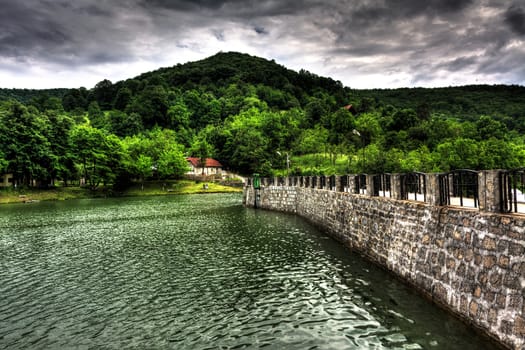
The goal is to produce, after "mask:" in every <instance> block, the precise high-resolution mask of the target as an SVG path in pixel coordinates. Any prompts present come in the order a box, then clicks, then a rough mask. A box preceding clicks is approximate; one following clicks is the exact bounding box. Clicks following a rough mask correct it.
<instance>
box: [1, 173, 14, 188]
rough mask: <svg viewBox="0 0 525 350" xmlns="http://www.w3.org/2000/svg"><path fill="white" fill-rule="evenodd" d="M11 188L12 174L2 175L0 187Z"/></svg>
mask: <svg viewBox="0 0 525 350" xmlns="http://www.w3.org/2000/svg"><path fill="white" fill-rule="evenodd" d="M9 186H13V174H4V175H1V176H0V187H9Z"/></svg>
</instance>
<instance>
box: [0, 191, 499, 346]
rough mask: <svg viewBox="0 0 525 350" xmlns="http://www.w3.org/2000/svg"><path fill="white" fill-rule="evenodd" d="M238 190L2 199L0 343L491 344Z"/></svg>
mask: <svg viewBox="0 0 525 350" xmlns="http://www.w3.org/2000/svg"><path fill="white" fill-rule="evenodd" d="M240 201H241V197H240V196H239V195H238V194H235V195H198V196H172V197H148V198H131V199H129V198H128V199H106V200H82V201H70V202H56V203H52V202H50V203H44V202H43V203H33V204H25V205H6V206H1V207H0V349H131V348H133V349H232V348H250V349H251V348H268V349H488V348H490V347H489V345H487V344H485V343H484V342H483V341H482V340H481V339H480V338H479V337H477V336H476V335H475V334H473V332H472V331H471V330H468V329H467V328H466V327H464V326H463V325H462V324H461V323H459V322H457V321H455V320H454V319H452V318H451V317H449V316H447V315H446V314H444V313H443V312H441V311H440V310H438V309H436V308H435V307H433V306H432V305H430V304H429V303H427V302H426V301H425V300H423V299H421V298H419V297H418V296H416V295H415V294H414V293H412V292H411V291H410V290H409V289H408V288H406V287H405V286H404V285H402V284H400V283H399V282H398V281H397V280H395V279H394V278H392V277H391V276H389V275H388V274H386V273H385V272H384V271H382V270H380V269H378V268H376V267H375V266H373V265H370V264H369V263H367V262H365V261H363V260H362V259H361V258H359V257H358V256H356V255H355V254H352V253H350V252H348V251H345V250H344V249H343V248H342V247H341V246H340V245H339V244H338V243H336V242H334V241H332V240H331V239H329V238H327V237H325V236H324V235H323V234H322V233H320V232H318V231H317V230H316V229H315V228H313V227H312V226H310V225H309V224H307V223H306V222H305V221H303V220H302V219H300V218H296V217H294V216H289V215H283V214H278V213H274V212H265V211H256V210H252V209H246V208H243V207H242V206H241V205H240Z"/></svg>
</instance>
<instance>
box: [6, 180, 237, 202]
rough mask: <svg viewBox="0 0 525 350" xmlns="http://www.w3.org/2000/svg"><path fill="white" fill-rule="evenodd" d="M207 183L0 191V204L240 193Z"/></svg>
mask: <svg viewBox="0 0 525 350" xmlns="http://www.w3.org/2000/svg"><path fill="white" fill-rule="evenodd" d="M207 184H208V188H205V187H204V183H202V182H201V183H197V182H195V181H188V180H180V181H162V182H145V183H144V189H142V185H141V184H133V185H132V186H130V187H129V188H128V189H126V190H124V191H121V192H115V191H112V190H109V189H98V190H96V191H91V190H89V189H87V188H81V187H55V188H51V189H32V188H22V189H16V190H15V189H14V188H9V189H0V204H7V203H24V202H33V201H50V200H70V199H83V198H101V197H126V196H158V195H177V194H197V193H230V192H242V188H238V187H229V186H222V185H219V184H216V183H211V182H210V183H207Z"/></svg>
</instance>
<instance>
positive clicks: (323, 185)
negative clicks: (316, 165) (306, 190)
mask: <svg viewBox="0 0 525 350" xmlns="http://www.w3.org/2000/svg"><path fill="white" fill-rule="evenodd" d="M319 185H320V187H319V188H321V189H324V188H326V176H324V175H321V176H319Z"/></svg>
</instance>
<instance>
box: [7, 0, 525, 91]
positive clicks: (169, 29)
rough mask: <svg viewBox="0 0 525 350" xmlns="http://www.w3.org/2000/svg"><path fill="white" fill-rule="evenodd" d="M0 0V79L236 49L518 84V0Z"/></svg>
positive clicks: (392, 79) (392, 77)
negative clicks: (35, 69) (34, 68)
mask: <svg viewBox="0 0 525 350" xmlns="http://www.w3.org/2000/svg"><path fill="white" fill-rule="evenodd" d="M2 2H3V3H2V10H1V11H0V64H1V65H0V80H1V77H2V75H1V74H2V71H5V72H7V71H8V69H9V68H4V67H12V66H13V64H15V63H16V62H18V63H20V64H21V65H22V66H23V64H25V63H27V62H32V64H34V65H38V66H41V67H48V68H46V69H49V70H53V69H64V70H72V69H76V67H78V69H83V68H84V67H87V66H90V67H95V66H96V67H102V65H107V64H117V63H137V62H149V64H150V66H155V65H157V66H159V65H160V64H161V63H160V62H171V61H169V57H181V55H180V53H181V52H183V53H184V55H186V56H183V57H191V58H194V57H199V58H204V57H206V56H207V55H211V54H213V53H215V52H217V51H219V50H223V51H228V50H235V49H237V50H247V51H248V53H251V54H255V55H261V56H264V57H266V58H275V59H277V60H278V61H279V63H281V64H284V65H292V66H294V68H305V69H308V70H311V71H314V72H316V73H318V74H323V73H328V72H329V74H331V75H332V76H333V77H334V78H335V79H338V80H343V83H347V84H350V82H353V83H355V82H357V81H359V79H361V81H370V79H367V76H368V75H370V76H372V75H373V76H374V77H375V78H374V79H378V76H380V75H381V74H383V75H384V76H385V79H384V80H379V81H378V82H377V84H378V85H380V84H397V85H400V84H401V85H402V84H405V85H407V84H416V83H417V84H427V85H432V84H434V83H435V84H446V83H447V82H448V81H449V80H450V79H451V80H450V81H454V82H455V81H459V82H462V81H464V82H465V83H468V82H469V81H472V80H473V79H482V80H483V79H484V78H486V79H487V81H489V80H490V82H493V81H492V80H495V79H499V80H498V81H501V82H502V83H507V82H513V83H516V82H517V83H524V82H525V72H524V69H523V68H522V66H523V64H522V63H521V62H523V60H522V59H523V58H524V57H523V56H524V52H523V51H524V49H523V47H525V43H524V42H523V40H524V36H525V2H524V0H515V1H513V2H508V1H507V0H428V1H421V0H333V1H325V0H302V1H279V0H113V1H102V0H76V1H66V0H25V1H20V0H2ZM520 61H521V62H520ZM175 63H178V61H177V62H173V63H172V64H175ZM49 67H52V68H49ZM22 69H23V67H21V68H19V70H21V71H22ZM19 73H20V72H17V74H19ZM110 73H111V72H110ZM451 77H452V78H451ZM122 78H127V77H122ZM447 79H449V80H447Z"/></svg>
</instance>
